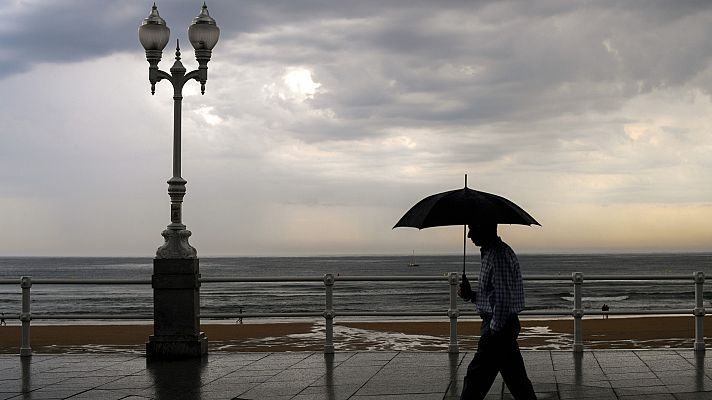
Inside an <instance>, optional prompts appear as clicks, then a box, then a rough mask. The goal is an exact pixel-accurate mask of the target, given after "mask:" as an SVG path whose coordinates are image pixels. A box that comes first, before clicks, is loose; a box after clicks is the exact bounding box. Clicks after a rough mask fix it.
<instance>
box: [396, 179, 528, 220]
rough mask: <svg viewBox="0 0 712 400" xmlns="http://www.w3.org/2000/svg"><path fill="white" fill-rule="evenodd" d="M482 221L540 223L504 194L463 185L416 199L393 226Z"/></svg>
mask: <svg viewBox="0 0 712 400" xmlns="http://www.w3.org/2000/svg"><path fill="white" fill-rule="evenodd" d="M482 223H494V224H518V225H541V224H539V223H538V222H537V221H536V220H535V219H534V217H532V216H531V215H529V214H528V213H527V212H526V211H524V210H523V209H522V208H521V207H519V206H518V205H516V204H514V203H513V202H511V201H509V200H507V199H505V198H504V197H501V196H497V195H496V194H491V193H486V192H480V191H478V190H473V189H470V188H468V187H464V188H462V189H456V190H450V191H447V192H443V193H438V194H434V195H432V196H428V197H426V198H424V199H423V200H420V201H419V202H418V203H417V204H416V205H414V206H413V207H411V209H410V210H408V212H406V213H405V215H403V217H401V219H400V221H398V223H396V225H395V226H394V227H393V228H398V227H412V228H418V229H423V228H430V227H433V226H449V225H469V224H482Z"/></svg>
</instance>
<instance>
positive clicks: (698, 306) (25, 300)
mask: <svg viewBox="0 0 712 400" xmlns="http://www.w3.org/2000/svg"><path fill="white" fill-rule="evenodd" d="M523 280H524V281H570V282H572V283H573V289H574V290H573V292H574V295H573V308H572V309H562V310H548V311H523V312H522V313H521V315H531V316H572V317H573V322H574V329H573V331H574V335H573V336H574V340H573V351H574V352H582V351H583V349H584V344H583V327H582V319H583V316H584V314H587V315H641V314H662V315H681V314H683V315H684V314H692V315H693V316H694V318H695V341H694V350H696V351H704V349H705V342H704V316H705V308H704V304H703V299H704V297H703V294H704V282H705V274H704V273H703V272H695V273H693V274H676V275H648V276H640V275H588V276H587V277H586V282H606V281H615V282H624V281H690V280H691V281H693V282H694V285H695V307H694V308H693V309H692V310H689V309H657V310H631V311H605V312H604V311H585V312H584V308H583V283H584V274H583V273H581V272H574V273H572V274H571V277H566V276H562V275H527V276H524V277H523ZM339 281H343V282H389V281H397V282H442V281H445V282H447V283H448V285H449V292H450V304H449V308H448V309H447V311H442V312H437V311H435V312H426V311H418V312H397V311H385V312H381V311H370V312H367V311H359V312H353V311H349V312H338V313H337V312H336V311H335V310H334V287H335V286H336V285H335V284H336V282H339ZM472 281H473V282H476V281H477V280H476V279H472ZM200 282H201V284H202V283H270V282H272V283H284V282H299V283H317V282H319V283H322V284H323V285H324V290H325V302H324V303H325V307H324V309H323V310H321V311H318V312H317V311H315V312H280V313H275V312H266V313H260V312H257V313H201V315H200V316H199V317H200V318H201V319H235V318H298V317H323V318H324V320H325V327H326V329H325V343H324V353H334V319H335V318H336V317H337V316H339V317H427V316H437V317H443V316H447V317H448V318H449V320H450V342H449V346H448V352H450V353H457V352H459V346H458V341H457V320H458V317H459V316H460V315H461V313H460V310H459V309H458V306H457V285H458V284H459V282H460V277H459V275H458V274H457V273H456V272H451V273H449V274H447V275H444V276H334V275H333V274H325V275H324V276H323V277H321V276H311V277H287V276H278V277H262V278H259V277H257V278H233V277H214V278H201V279H200ZM150 283H151V280H149V279H44V278H40V279H34V280H33V279H31V278H30V277H22V278H21V280H20V287H21V289H22V312H21V313H20V314H19V315H18V316H17V318H18V319H19V320H20V321H21V322H22V334H21V346H20V355H21V356H30V355H31V354H32V348H31V347H30V322H31V321H32V320H33V319H53V320H62V319H64V320H66V319H87V320H92V319H95V320H96V319H103V320H128V319H147V320H150V319H153V316H152V315H148V314H121V315H116V314H33V313H31V310H30V303H31V296H30V290H31V288H32V286H33V285H36V284H42V285H55V284H61V285H66V284H76V285H149V284H150ZM2 284H17V281H16V280H10V279H0V285H2Z"/></svg>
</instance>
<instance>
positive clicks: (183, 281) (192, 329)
mask: <svg viewBox="0 0 712 400" xmlns="http://www.w3.org/2000/svg"><path fill="white" fill-rule="evenodd" d="M152 286H153V335H151V336H150V337H149V339H148V342H147V343H146V356H147V357H148V358H149V359H179V358H194V357H202V356H204V355H206V354H207V353H208V338H207V337H206V336H205V333H203V332H201V331H200V269H199V260H198V259H197V258H154V259H153V277H152Z"/></svg>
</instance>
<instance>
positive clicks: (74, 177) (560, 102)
mask: <svg viewBox="0 0 712 400" xmlns="http://www.w3.org/2000/svg"><path fill="white" fill-rule="evenodd" d="M190 3H191V2H188V1H184V0H181V1H178V0H173V1H169V0H162V1H159V2H158V4H157V5H158V9H159V12H160V14H161V16H162V17H163V18H164V19H165V20H166V21H167V23H168V26H169V27H170V28H171V37H172V42H171V43H170V44H169V45H168V47H167V48H166V50H165V51H164V53H163V61H162V63H161V64H160V67H161V68H162V69H164V70H168V69H169V68H170V66H171V64H172V58H173V53H174V50H173V49H174V47H175V44H174V43H175V42H174V41H175V39H176V38H179V39H180V40H181V41H182V43H183V44H182V56H183V61H184V64H185V65H186V67H187V68H189V69H193V68H196V67H197V63H196V62H195V58H194V55H193V52H192V49H191V47H190V45H189V43H188V42H187V40H186V36H187V34H186V28H187V26H188V25H189V24H190V22H191V20H192V18H193V17H195V16H196V15H197V14H198V12H199V11H200V6H201V2H200V1H197V0H196V1H195V2H193V3H195V4H190ZM151 4H152V2H149V1H126V0H116V1H94V0H81V1H80V0H77V1H72V0H63V1H53V0H46V1H43V0H27V1H25V0H9V1H7V0H6V1H3V2H2V3H0V20H2V21H3V24H2V26H0V88H2V91H1V93H2V95H0V139H1V142H0V217H1V220H0V228H1V229H0V255H86V256H94V255H96V256H101V255H106V256H122V255H126V256H147V257H151V256H153V255H154V254H155V250H156V248H157V247H158V246H159V245H160V244H161V243H162V241H163V238H162V237H161V236H160V233H161V231H162V230H163V229H165V226H166V225H167V224H168V223H170V220H169V198H168V195H167V185H166V180H167V179H168V178H169V177H170V175H171V152H172V150H171V146H172V121H173V115H172V88H171V86H170V84H169V83H167V82H165V81H164V82H160V83H159V84H158V85H157V88H156V94H155V96H151V93H150V85H149V83H148V79H147V78H148V63H147V62H146V60H145V56H144V51H143V48H142V47H141V45H140V44H139V42H138V39H137V27H138V26H139V25H140V23H141V21H142V20H143V18H145V17H146V16H147V15H148V14H149V12H150V8H151ZM208 7H209V10H210V13H211V15H212V16H213V17H214V18H215V19H216V21H217V23H218V26H219V27H220V29H221V36H220V41H219V42H218V44H217V46H216V47H215V49H214V50H213V58H212V61H211V62H210V64H209V72H208V82H207V88H206V93H205V95H204V96H201V95H200V92H199V84H197V83H195V82H191V83H189V84H188V85H187V86H186V88H185V90H184V95H185V99H184V101H183V177H184V178H185V179H186V180H187V181H188V185H187V190H188V192H187V195H186V197H185V203H184V222H185V223H186V225H187V226H188V229H190V230H191V231H192V232H193V236H192V238H191V244H192V245H193V246H194V247H196V248H197V250H198V255H199V256H201V257H206V256H218V255H327V254H410V253H411V251H413V250H415V251H416V253H420V254H426V253H453V254H456V253H458V252H459V251H461V246H462V229H461V228H457V227H449V228H431V229H426V230H422V231H418V230H416V229H404V228H398V229H395V230H392V229H391V227H392V226H393V225H394V224H395V222H396V221H397V220H398V219H399V218H400V216H401V215H402V214H403V213H405V211H407V210H408V208H410V207H411V206H412V205H413V204H415V203H416V202H417V201H418V200H420V199H421V198H423V197H425V196H427V195H430V194H433V193H437V192H441V191H445V190H451V189H456V188H459V187H462V186H463V176H464V174H465V173H467V174H468V177H469V178H468V183H469V187H471V188H475V189H479V190H482V191H487V192H492V193H497V194H500V195H502V196H505V197H507V198H509V199H511V200H513V201H515V202H516V203H517V204H519V205H520V206H522V207H523V208H524V209H526V210H527V211H529V213H530V214H532V215H533V216H534V217H535V218H536V219H537V220H538V221H539V222H541V224H542V227H525V226H511V227H510V226H505V227H503V228H502V229H500V233H501V236H503V238H504V239H505V240H506V241H507V242H509V243H510V244H511V245H512V246H513V247H514V248H515V249H516V250H518V251H519V252H525V253H526V252H620V251H636V252H637V251H709V250H711V249H710V244H711V243H712V224H710V221H712V124H711V121H712V100H711V98H710V95H711V94H712V41H710V37H712V3H710V2H709V1H662V0H661V1H651V0H645V1H620V0H611V1H572V0H551V1H546V0H545V1H536V2H529V1H527V2H524V1H522V2H503V1H497V2H494V1H493V2H485V1H430V0H428V1H425V0H423V1H413V0H408V1H405V0H403V1H388V0H378V1H332V0H325V1H302V0H300V1H294V0H283V1H274V0H271V1H228V0H223V1H220V0H211V1H209V2H208ZM471 251H474V248H472V250H471Z"/></svg>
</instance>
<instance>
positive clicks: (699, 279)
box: [692, 271, 705, 351]
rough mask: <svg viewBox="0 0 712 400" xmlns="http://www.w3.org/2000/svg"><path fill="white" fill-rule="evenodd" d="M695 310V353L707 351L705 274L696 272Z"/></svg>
mask: <svg viewBox="0 0 712 400" xmlns="http://www.w3.org/2000/svg"><path fill="white" fill-rule="evenodd" d="M694 277H695V309H694V310H693V311H692V313H693V315H694V316H695V347H694V348H695V351H705V305H704V303H703V300H704V283H705V273H704V272H701V271H698V272H695V275H694Z"/></svg>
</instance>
